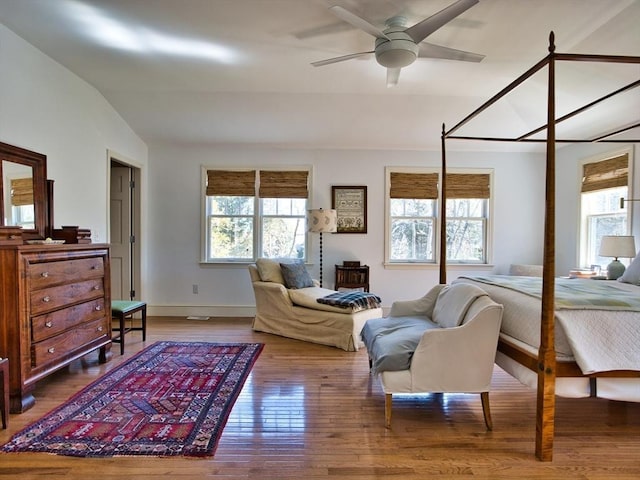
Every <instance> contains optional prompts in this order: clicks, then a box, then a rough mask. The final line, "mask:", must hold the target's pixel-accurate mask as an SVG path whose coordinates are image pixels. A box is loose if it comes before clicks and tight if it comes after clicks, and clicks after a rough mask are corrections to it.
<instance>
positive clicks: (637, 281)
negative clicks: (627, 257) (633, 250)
mask: <svg viewBox="0 0 640 480" xmlns="http://www.w3.org/2000/svg"><path fill="white" fill-rule="evenodd" d="M618 281H619V282H623V283H633V284H634V285H640V252H638V254H637V255H636V258H634V259H633V261H632V262H631V264H630V265H629V266H628V267H627V269H626V270H625V271H624V273H623V274H622V276H621V277H620V278H618Z"/></svg>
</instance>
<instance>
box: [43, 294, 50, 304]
mask: <svg viewBox="0 0 640 480" xmlns="http://www.w3.org/2000/svg"><path fill="white" fill-rule="evenodd" d="M42 301H43V302H44V303H48V302H50V301H51V297H50V296H49V295H47V296H46V297H44V298H43V299H42Z"/></svg>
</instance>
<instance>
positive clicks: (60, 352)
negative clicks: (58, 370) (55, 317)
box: [31, 318, 109, 368]
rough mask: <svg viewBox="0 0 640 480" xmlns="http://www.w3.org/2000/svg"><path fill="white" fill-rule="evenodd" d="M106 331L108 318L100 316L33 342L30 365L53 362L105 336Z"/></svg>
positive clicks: (42, 364) (33, 366) (39, 365)
mask: <svg viewBox="0 0 640 480" xmlns="http://www.w3.org/2000/svg"><path fill="white" fill-rule="evenodd" d="M108 332H109V329H108V319H106V318H102V319H100V320H94V321H93V322H88V323H83V324H80V325H77V326H76V327H75V328H72V329H71V330H67V331H66V332H64V333H61V334H60V335H56V336H55V337H51V338H49V339H47V340H43V341H42V342H37V343H34V344H32V346H31V354H32V356H31V366H32V368H37V367H42V366H45V365H48V364H50V363H55V362H56V361H57V360H58V359H60V358H61V357H63V356H65V355H69V354H71V353H73V352H74V351H76V350H78V349H81V348H82V347H83V346H84V345H87V344H89V343H91V342H93V341H94V340H98V339H100V338H103V337H106V336H107V335H108Z"/></svg>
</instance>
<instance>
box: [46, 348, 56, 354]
mask: <svg viewBox="0 0 640 480" xmlns="http://www.w3.org/2000/svg"><path fill="white" fill-rule="evenodd" d="M55 351H56V349H55V348H54V347H49V349H48V350H47V352H49V353H53V352H55Z"/></svg>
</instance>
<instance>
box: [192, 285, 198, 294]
mask: <svg viewBox="0 0 640 480" xmlns="http://www.w3.org/2000/svg"><path fill="white" fill-rule="evenodd" d="M193 293H195V294H197V293H198V285H196V284H195V283H194V284H193Z"/></svg>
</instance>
